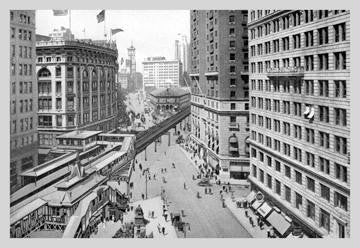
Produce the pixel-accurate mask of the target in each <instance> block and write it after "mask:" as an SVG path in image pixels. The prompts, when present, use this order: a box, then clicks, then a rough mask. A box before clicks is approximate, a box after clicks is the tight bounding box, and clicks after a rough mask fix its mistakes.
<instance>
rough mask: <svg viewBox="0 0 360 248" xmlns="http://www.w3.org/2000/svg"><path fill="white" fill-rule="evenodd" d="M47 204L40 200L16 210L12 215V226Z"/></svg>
mask: <svg viewBox="0 0 360 248" xmlns="http://www.w3.org/2000/svg"><path fill="white" fill-rule="evenodd" d="M46 203H47V202H46V201H44V200H43V199H40V198H38V199H36V200H34V201H32V202H30V203H29V204H26V205H25V206H23V207H21V208H19V209H17V210H15V211H14V212H13V213H10V225H12V224H14V223H16V222H17V221H18V220H21V219H22V218H24V217H25V216H27V215H28V214H30V213H32V212H33V211H35V210H36V209H38V208H40V207H42V206H44V205H45V204H46Z"/></svg>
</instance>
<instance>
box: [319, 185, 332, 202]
mask: <svg viewBox="0 0 360 248" xmlns="http://www.w3.org/2000/svg"><path fill="white" fill-rule="evenodd" d="M320 196H321V197H322V198H324V199H325V200H327V201H330V188H329V187H327V186H325V185H323V184H321V183H320Z"/></svg>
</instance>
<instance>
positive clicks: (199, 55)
mask: <svg viewBox="0 0 360 248" xmlns="http://www.w3.org/2000/svg"><path fill="white" fill-rule="evenodd" d="M190 18H191V19H190V23H191V29H190V30H191V71H190V78H191V92H192V97H191V118H192V120H191V122H192V123H191V136H190V137H191V140H192V143H193V144H192V146H193V148H194V149H195V150H196V152H197V153H198V154H199V155H200V157H201V158H203V159H204V160H205V161H206V162H207V163H208V164H209V165H210V166H212V167H213V168H215V169H216V171H218V172H219V174H220V177H221V178H222V179H223V181H224V180H225V181H228V180H229V179H230V178H233V179H240V180H241V179H246V178H247V176H248V174H249V156H248V145H247V139H248V136H249V132H248V131H249V130H248V129H249V127H248V117H249V116H248V107H249V104H248V97H249V90H248V43H247V42H248V38H247V11H246V10H234V11H233V10H206V11H205V10H192V11H191V15H190ZM243 182H244V183H245V180H244V181H243Z"/></svg>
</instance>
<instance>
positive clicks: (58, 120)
mask: <svg viewBox="0 0 360 248" xmlns="http://www.w3.org/2000/svg"><path fill="white" fill-rule="evenodd" d="M64 33H66V34H67V32H64ZM56 37H57V36H56ZM36 54H37V68H36V71H37V77H38V94H39V102H38V105H39V110H38V122H39V125H38V131H39V143H40V147H41V148H51V147H53V146H54V145H55V141H56V136H57V135H59V134H62V133H64V132H68V131H71V130H75V129H89V130H102V131H110V130H112V129H114V128H115V127H116V125H117V120H116V118H117V106H116V102H117V97H116V86H115V83H116V81H117V79H116V77H117V73H116V72H117V71H118V63H117V55H118V53H117V48H116V44H115V43H109V42H107V41H104V40H94V41H92V40H67V39H66V38H65V39H59V40H58V38H55V39H54V38H53V39H51V40H50V41H38V42H37V43H36Z"/></svg>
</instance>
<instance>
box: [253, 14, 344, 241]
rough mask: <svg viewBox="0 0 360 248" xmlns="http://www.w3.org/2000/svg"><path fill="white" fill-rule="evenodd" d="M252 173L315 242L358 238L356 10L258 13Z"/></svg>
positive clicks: (259, 187)
mask: <svg viewBox="0 0 360 248" xmlns="http://www.w3.org/2000/svg"><path fill="white" fill-rule="evenodd" d="M248 27H249V31H250V32H249V34H250V36H251V37H250V44H249V46H250V50H251V57H250V65H251V74H250V81H251V108H250V114H251V139H250V147H251V167H252V168H251V175H250V176H249V180H250V182H251V184H252V185H251V187H252V189H253V190H260V191H261V192H263V193H264V195H265V197H267V199H268V200H270V201H272V202H273V203H274V204H275V205H276V206H277V207H279V208H280V209H281V210H282V211H283V212H285V213H286V214H287V215H288V216H290V217H291V218H292V219H293V221H294V222H295V223H297V224H299V225H301V226H302V227H303V229H304V230H306V232H307V233H308V235H310V236H315V237H318V236H320V237H326V236H331V237H340V238H343V237H349V235H350V147H349V146H350V142H349V139H350V123H349V119H350V99H349V96H350V95H349V83H350V81H349V80H350V60H349V56H350V12H349V11H344V10H342V11H340V10H316V11H315V10H276V11H270V10H256V11H255V10H253V11H251V18H250V20H249V24H248Z"/></svg>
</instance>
